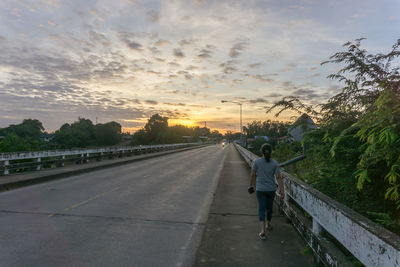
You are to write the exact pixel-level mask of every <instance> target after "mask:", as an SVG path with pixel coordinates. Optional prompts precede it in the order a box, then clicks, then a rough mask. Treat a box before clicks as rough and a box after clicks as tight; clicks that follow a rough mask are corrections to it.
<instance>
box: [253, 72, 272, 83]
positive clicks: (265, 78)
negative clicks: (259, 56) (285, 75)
mask: <svg viewBox="0 0 400 267" xmlns="http://www.w3.org/2000/svg"><path fill="white" fill-rule="evenodd" d="M269 76H270V75H268V74H264V75H260V74H257V75H250V77H251V78H253V79H255V80H258V81H260V82H273V81H275V80H274V79H271V78H269Z"/></svg>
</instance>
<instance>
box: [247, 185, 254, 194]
mask: <svg viewBox="0 0 400 267" xmlns="http://www.w3.org/2000/svg"><path fill="white" fill-rule="evenodd" d="M247 192H249V194H253V193H254V187H252V186H249V187H248V188H247Z"/></svg>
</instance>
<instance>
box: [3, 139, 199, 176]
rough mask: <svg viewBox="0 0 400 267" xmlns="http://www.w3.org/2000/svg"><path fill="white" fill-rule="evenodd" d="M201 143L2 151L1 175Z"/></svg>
mask: <svg viewBox="0 0 400 267" xmlns="http://www.w3.org/2000/svg"><path fill="white" fill-rule="evenodd" d="M195 145H199V144H198V143H182V144H165V145H145V146H129V147H104V148H97V149H71V150H49V151H32V152H11V153H0V175H8V174H10V173H17V172H18V173H19V172H23V171H33V170H41V169H42V168H52V167H62V166H64V165H65V164H71V163H77V164H82V163H87V162H89V161H91V160H96V161H101V160H103V159H106V158H109V159H112V158H117V157H124V156H132V155H140V154H145V153H151V152H157V151H165V150H171V149H179V148H185V147H190V146H195Z"/></svg>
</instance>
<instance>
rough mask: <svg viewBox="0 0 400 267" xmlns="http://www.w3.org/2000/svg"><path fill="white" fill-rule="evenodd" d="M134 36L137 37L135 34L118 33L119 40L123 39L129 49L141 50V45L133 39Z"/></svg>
mask: <svg viewBox="0 0 400 267" xmlns="http://www.w3.org/2000/svg"><path fill="white" fill-rule="evenodd" d="M134 38H137V36H136V35H135V34H132V33H126V32H122V33H120V39H121V41H123V42H124V43H125V44H126V45H127V46H128V47H129V48H130V49H132V50H136V51H138V52H141V51H142V50H143V46H142V45H141V44H140V43H138V42H136V41H134V40H133V39H134Z"/></svg>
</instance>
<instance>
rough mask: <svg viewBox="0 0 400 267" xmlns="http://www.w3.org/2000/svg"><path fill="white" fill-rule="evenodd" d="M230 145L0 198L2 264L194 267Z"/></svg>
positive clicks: (78, 178)
mask: <svg viewBox="0 0 400 267" xmlns="http://www.w3.org/2000/svg"><path fill="white" fill-rule="evenodd" d="M226 151H227V147H225V148H222V147H221V146H218V145H215V146H208V147H203V148H200V149H195V150H190V151H185V152H180V153H176V154H171V155H167V156H163V157H159V158H153V159H148V160H144V161H140V162H135V163H131V164H128V165H123V166H119V167H115V168H110V169H104V170H100V171H94V172H89V173H86V174H82V175H77V176H73V177H69V178H65V179H62V180H57V181H53V182H48V183H44V184H39V185H35V186H30V187H25V188H20V189H16V190H13V191H8V192H3V193H0V248H1V249H0V265H1V266H188V265H191V264H192V263H193V260H194V256H195V252H196V251H195V250H196V248H197V246H198V244H199V242H200V239H201V233H202V230H203V229H204V226H205V223H206V219H207V213H208V209H209V206H210V204H211V201H212V194H213V193H214V191H215V188H216V185H217V181H218V177H219V172H220V171H221V168H222V166H223V162H224V158H225V155H226Z"/></svg>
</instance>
